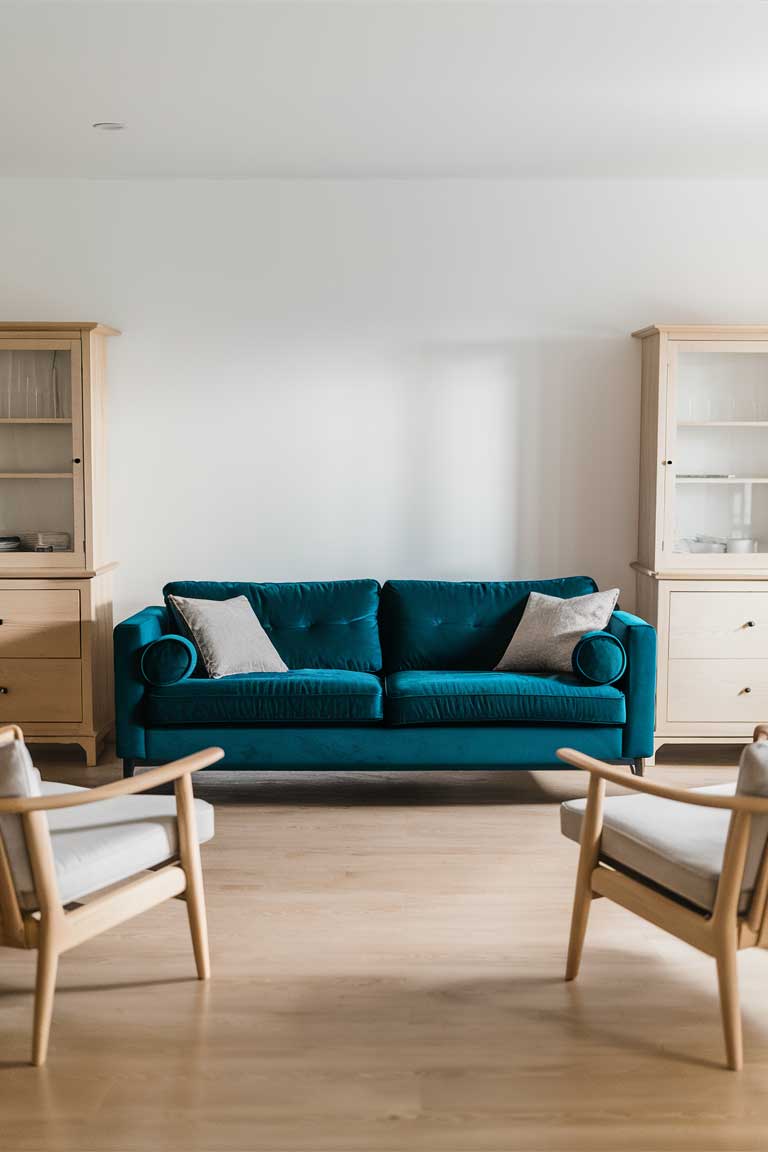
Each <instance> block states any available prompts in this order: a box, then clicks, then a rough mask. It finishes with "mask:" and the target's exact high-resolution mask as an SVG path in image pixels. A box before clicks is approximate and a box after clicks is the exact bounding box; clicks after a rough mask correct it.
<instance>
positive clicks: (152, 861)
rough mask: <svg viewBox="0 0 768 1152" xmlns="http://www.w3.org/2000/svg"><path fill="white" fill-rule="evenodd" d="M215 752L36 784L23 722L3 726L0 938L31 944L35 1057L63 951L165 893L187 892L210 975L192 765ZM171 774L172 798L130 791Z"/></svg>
mask: <svg viewBox="0 0 768 1152" xmlns="http://www.w3.org/2000/svg"><path fill="white" fill-rule="evenodd" d="M223 755H224V753H223V751H222V750H221V749H220V748H207V749H205V750H204V751H202V752H197V753H195V754H194V755H193V756H186V757H184V759H182V760H176V761H174V762H173V763H171V764H164V765H162V766H161V767H159V768H151V769H149V770H148V771H147V772H144V773H142V775H141V776H138V777H134V778H131V779H128V780H118V781H116V782H115V783H113V784H105V785H104V786H102V787H99V788H90V789H88V788H75V787H73V786H71V785H66V784H51V783H42V784H41V782H40V779H39V775H38V773H37V772H36V770H35V769H34V768H33V767H32V762H31V760H30V758H29V753H28V752H27V749H26V747H25V745H24V738H23V734H22V731H21V729H20V728H18V727H16V726H10V727H5V728H2V729H0V945H2V946H5V947H8V948H36V949H37V980H36V986H35V1013H34V1029H33V1044H32V1062H33V1064H36V1065H41V1064H44V1063H45V1058H46V1053H47V1049H48V1036H49V1032H50V1024H51V1015H52V1011H53V996H54V990H55V985H56V971H57V967H58V959H59V956H60V955H61V953H62V952H66V951H68V950H69V949H70V948H74V947H75V946H76V945H77V944H82V943H83V941H85V940H89V939H90V938H91V937H92V936H97V935H98V934H99V933H101V932H105V931H106V930H107V929H108V928H112V927H114V926H115V925H117V924H121V923H122V922H123V921H124V920H128V919H130V917H132V916H136V915H138V914H139V913H140V912H145V911H147V910H148V909H150V908H153V907H154V906H155V905H156V904H160V903H162V902H163V901H164V900H168V899H170V898H171V897H174V896H175V897H179V898H181V899H183V900H185V901H186V904H187V912H188V915H189V926H190V930H191V934H192V945H193V949H194V954H195V962H196V965H197V975H198V977H199V979H201V980H207V979H208V977H209V975H210V962H209V956H208V932H207V926H206V916H205V898H204V894H203V875H202V868H201V864H200V842H201V841H202V840H206V839H210V837H211V836H212V835H213V809H212V808H211V806H210V805H209V804H205V803H204V802H203V801H201V800H197V801H196V800H195V799H194V797H193V794H192V782H191V780H190V776H191V774H192V773H193V772H196V771H197V770H198V769H200V768H207V767H208V766H209V765H211V764H214V763H215V762H216V761H217V760H220V759H221V758H222V756H223ZM170 781H173V782H174V790H175V801H174V799H173V798H172V797H170V796H137V795H136V793H141V792H147V791H148V790H149V789H152V788H156V787H158V786H159V785H161V784H166V783H168V782H170ZM85 806H88V807H85ZM48 813H50V816H48V815H47V814H48ZM115 885H117V886H115ZM107 886H109V890H108V891H100V890H101V889H104V888H106V887H107ZM82 900H85V902H81V901H82Z"/></svg>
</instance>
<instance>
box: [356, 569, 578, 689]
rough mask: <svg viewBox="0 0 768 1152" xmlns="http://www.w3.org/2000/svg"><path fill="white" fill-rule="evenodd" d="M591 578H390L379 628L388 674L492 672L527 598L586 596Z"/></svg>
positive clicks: (382, 605) (382, 602)
mask: <svg viewBox="0 0 768 1152" xmlns="http://www.w3.org/2000/svg"><path fill="white" fill-rule="evenodd" d="M596 591H597V585H596V584H595V582H594V580H592V579H591V578H590V577H589V576H566V577H563V578H562V579H559V580H499V581H474V580H466V581H452V580H388V581H387V583H386V584H385V585H384V587H383V588H382V590H381V605H380V608H379V630H380V634H381V644H382V648H383V652H384V668H385V671H387V672H400V671H404V670H406V669H445V670H450V671H453V672H459V671H470V670H474V671H490V669H492V668H493V667H494V666H495V665H496V664H497V663H498V661H499V659H500V658H501V656H502V655H503V653H504V649H505V648H506V646H507V644H508V643H509V640H510V637H511V636H512V633H513V632H514V630H515V628H516V627H517V625H518V624H519V623H520V618H521V616H522V614H523V610H524V608H525V604H526V601H527V599H528V594H529V593H530V592H543V593H544V595H546V596H561V597H563V598H564V599H570V598H571V597H572V596H586V595H587V594H588V593H589V592H596Z"/></svg>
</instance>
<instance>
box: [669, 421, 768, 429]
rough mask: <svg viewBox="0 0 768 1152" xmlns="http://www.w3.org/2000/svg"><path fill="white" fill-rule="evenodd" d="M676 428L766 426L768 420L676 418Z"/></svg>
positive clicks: (767, 426) (767, 425)
mask: <svg viewBox="0 0 768 1152" xmlns="http://www.w3.org/2000/svg"><path fill="white" fill-rule="evenodd" d="M677 426H678V428H768V420H678V422H677Z"/></svg>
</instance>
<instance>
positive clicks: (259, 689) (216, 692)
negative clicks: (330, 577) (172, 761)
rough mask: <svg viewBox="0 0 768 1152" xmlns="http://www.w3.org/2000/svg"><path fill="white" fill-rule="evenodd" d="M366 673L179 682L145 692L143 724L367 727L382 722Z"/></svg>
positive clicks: (320, 671) (303, 671)
mask: <svg viewBox="0 0 768 1152" xmlns="http://www.w3.org/2000/svg"><path fill="white" fill-rule="evenodd" d="M382 696H383V693H382V686H381V680H380V679H379V677H378V676H374V675H372V674H371V673H369V672H346V671H341V670H338V669H332V668H299V669H294V670H292V671H290V672H279V673H273V672H251V673H249V674H248V675H243V676H223V677H221V679H218V680H194V679H191V680H184V681H183V682H182V683H181V684H172V685H169V686H168V687H166V688H152V689H149V690H148V692H147V697H146V707H147V724H148V725H149V726H150V727H151V726H152V725H169V724H368V723H373V722H375V721H377V720H381V719H382V717H383V703H382Z"/></svg>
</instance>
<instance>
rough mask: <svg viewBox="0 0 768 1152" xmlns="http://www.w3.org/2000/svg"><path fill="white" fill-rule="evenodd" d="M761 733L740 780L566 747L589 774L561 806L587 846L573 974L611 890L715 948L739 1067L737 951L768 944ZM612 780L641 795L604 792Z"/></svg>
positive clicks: (574, 834)
mask: <svg viewBox="0 0 768 1152" xmlns="http://www.w3.org/2000/svg"><path fill="white" fill-rule="evenodd" d="M754 741H755V742H754V743H753V744H751V745H748V746H747V747H746V748H745V750H744V753H743V754H742V760H741V768H740V772H739V780H738V783H737V784H736V785H735V786H733V785H725V786H717V787H713V788H697V789H693V790H691V791H687V790H684V789H680V788H669V787H666V786H665V785H662V784H655V783H653V782H652V781H651V780H647V779H639V778H638V777H636V776H630V775H628V774H626V773H624V772H622V771H620V770H618V769H616V768H615V767H611V766H609V765H608V764H603V763H602V762H601V761H599V760H594V759H593V758H592V757H591V756H585V755H583V754H582V753H580V752H576V751H574V749H572V748H561V749H560V750H559V751H558V756H559V757H560V759H561V760H564V761H565V762H566V763H567V764H572V765H573V766H574V767H575V768H583V769H584V770H585V771H587V772H589V773H590V780H589V791H588V795H587V799H586V802H585V801H583V800H578V801H568V802H567V803H566V804H564V805H562V807H561V818H562V828H563V832H564V834H565V835H566V836H569V837H570V838H571V839H575V840H578V841H579V842H580V845H581V848H580V853H579V865H578V872H577V875H576V891H575V895H574V901H573V914H572V918H571V934H570V943H569V946H568V962H567V966H566V973H565V978H566V980H573V979H575V977H576V976H577V974H578V971H579V964H580V961H581V953H582V948H583V944H584V936H585V933H586V930H587V920H588V918H589V911H590V907H591V904H592V900H593V899H594V898H595V897H597V896H607V897H608V898H609V899H610V900H613V901H615V902H616V903H617V904H621V905H622V907H624V908H626V909H628V910H629V911H630V912H634V913H636V914H637V915H638V916H642V917H643V918H644V919H645V920H649V921H650V922H651V923H653V924H656V925H658V927H659V928H663V929H664V930H665V931H667V932H670V933H671V934H672V935H673V936H677V937H678V938H679V939H680V940H684V941H685V942H686V943H687V944H691V945H692V946H693V947H694V948H698V949H699V950H700V951H701V952H706V953H707V955H708V956H713V957H714V959H715V960H716V962H717V975H718V983H719V989H720V1007H721V1014H722V1022H723V1031H724V1034H725V1048H726V1054H727V1062H728V1067H729V1068H733V1069H737V1070H738V1069H740V1068H741V1067H742V1064H743V1043H742V1035H741V1012H740V1007H739V992H738V973H737V955H738V952H739V950H740V949H743V948H755V947H757V948H766V947H768V914H767V913H766V906H767V904H768V851H767V850H766V842H767V839H768V726H766V725H759V726H758V727H757V728H756V729H755V733H754ZM606 781H610V782H611V783H613V784H621V785H623V786H624V787H625V788H629V789H631V792H632V795H630V796H612V797H610V798H609V799H605V785H606ZM637 793H641V794H642V796H638V795H636V794H637ZM670 801H678V802H679V803H677V804H672V803H670ZM680 805H685V807H681V806H680Z"/></svg>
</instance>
